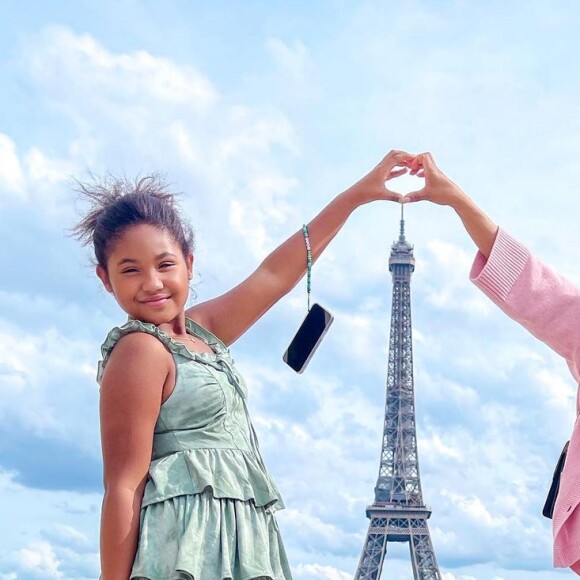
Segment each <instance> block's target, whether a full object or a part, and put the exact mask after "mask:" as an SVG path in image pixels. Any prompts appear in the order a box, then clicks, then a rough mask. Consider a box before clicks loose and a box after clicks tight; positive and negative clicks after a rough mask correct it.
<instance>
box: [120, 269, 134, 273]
mask: <svg viewBox="0 0 580 580" xmlns="http://www.w3.org/2000/svg"><path fill="white" fill-rule="evenodd" d="M136 271H137V270H136V269H135V268H129V269H128V270H123V271H122V272H121V274H130V273H131V272H136Z"/></svg>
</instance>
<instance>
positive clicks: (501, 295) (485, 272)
mask: <svg viewBox="0 0 580 580" xmlns="http://www.w3.org/2000/svg"><path fill="white" fill-rule="evenodd" d="M529 256H530V251H529V250H528V249H527V248H526V247H524V246H522V245H521V244H520V243H519V242H518V241H516V240H515V239H514V238H512V237H511V236H510V235H509V234H508V233H507V232H505V231H504V230H503V229H501V228H499V229H498V232H497V235H496V238H495V242H494V244H493V247H492V248H491V253H490V255H489V258H488V259H487V260H486V258H485V256H484V255H483V254H482V253H481V252H477V255H476V256H475V260H474V261H473V266H472V267H471V272H470V273H469V279H470V280H471V281H472V282H473V283H474V284H475V285H476V286H477V287H478V288H479V289H480V290H482V291H483V292H485V294H487V296H489V297H490V298H491V299H492V300H493V301H494V302H496V303H497V302H505V300H506V298H507V297H508V295H509V293H510V291H511V289H512V288H513V286H514V284H515V282H516V280H517V279H518V278H519V276H520V274H521V273H522V270H523V269H524V266H525V265H526V262H527V260H528V258H529Z"/></svg>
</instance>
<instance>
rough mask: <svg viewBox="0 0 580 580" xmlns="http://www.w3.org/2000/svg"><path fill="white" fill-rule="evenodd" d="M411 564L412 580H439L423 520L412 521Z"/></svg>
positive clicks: (439, 576) (437, 569)
mask: <svg viewBox="0 0 580 580" xmlns="http://www.w3.org/2000/svg"><path fill="white" fill-rule="evenodd" d="M410 525H411V541H410V542H409V547H410V550H411V562H412V564H413V578H414V579H415V580H441V574H440V572H439V568H438V566H437V560H436V559H435V552H434V551H433V544H432V543H431V535H430V534H429V528H428V527H427V522H426V521H425V520H412V521H411V522H410Z"/></svg>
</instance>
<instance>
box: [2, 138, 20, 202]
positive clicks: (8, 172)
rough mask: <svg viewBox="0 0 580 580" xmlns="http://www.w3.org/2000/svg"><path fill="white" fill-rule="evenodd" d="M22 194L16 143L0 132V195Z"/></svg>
mask: <svg viewBox="0 0 580 580" xmlns="http://www.w3.org/2000/svg"><path fill="white" fill-rule="evenodd" d="M2 194H4V195H17V196H23V195H24V174H23V171H22V166H21V164H20V159H19V158H18V152H17V151H16V144H15V143H14V141H12V139H10V137H8V135H4V134H2V133H0V196H1V195H2Z"/></svg>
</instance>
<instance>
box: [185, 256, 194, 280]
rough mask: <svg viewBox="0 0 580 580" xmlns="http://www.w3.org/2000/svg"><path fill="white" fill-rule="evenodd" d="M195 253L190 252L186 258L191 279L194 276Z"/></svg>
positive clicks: (188, 274)
mask: <svg viewBox="0 0 580 580" xmlns="http://www.w3.org/2000/svg"><path fill="white" fill-rule="evenodd" d="M193 261H194V257H193V254H188V255H187V258H185V264H186V265H187V276H188V278H189V279H190V280H191V279H192V278H193Z"/></svg>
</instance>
